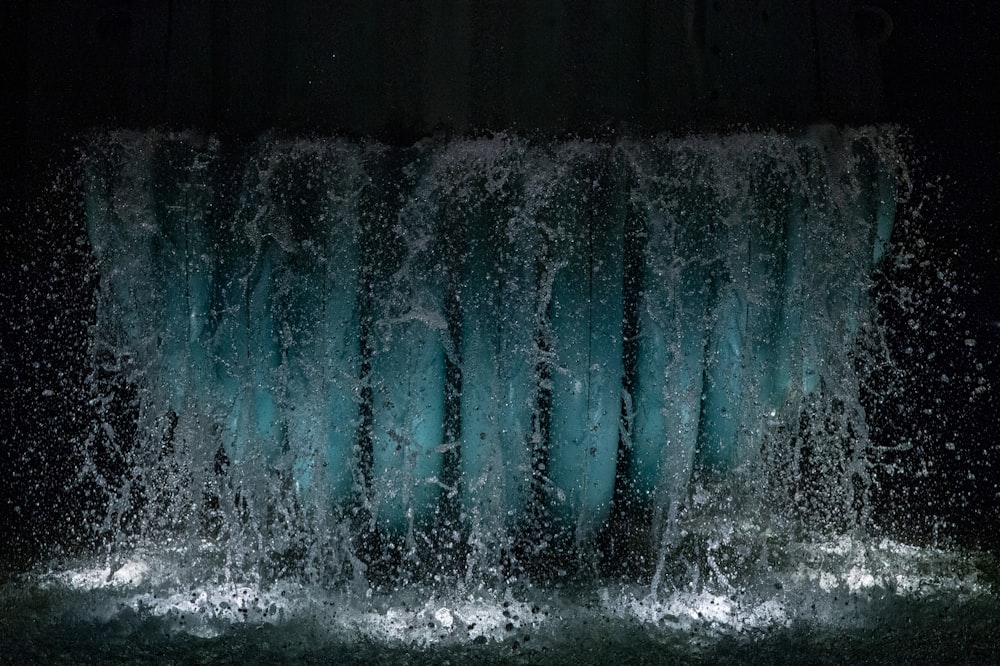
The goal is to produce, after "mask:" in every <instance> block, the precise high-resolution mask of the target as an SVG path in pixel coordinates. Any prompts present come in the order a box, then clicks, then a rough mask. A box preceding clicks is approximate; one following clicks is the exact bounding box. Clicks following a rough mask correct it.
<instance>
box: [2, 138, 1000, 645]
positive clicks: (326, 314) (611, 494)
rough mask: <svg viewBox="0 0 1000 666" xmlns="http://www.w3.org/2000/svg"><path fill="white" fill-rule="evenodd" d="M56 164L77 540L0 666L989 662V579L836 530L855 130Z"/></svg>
mask: <svg viewBox="0 0 1000 666" xmlns="http://www.w3.org/2000/svg"><path fill="white" fill-rule="evenodd" d="M84 163H85V174H86V176H85V179H84V181H85V182H84V194H85V198H86V224H87V232H88V236H89V240H90V242H91V245H92V249H93V256H94V260H95V267H96V270H97V272H98V274H99V275H100V288H99V291H98V294H97V322H96V325H95V326H94V329H93V343H92V347H91V348H92V355H93V365H94V374H93V381H92V386H91V391H92V395H91V396H90V400H91V401H92V404H94V405H98V406H99V407H101V409H103V410H105V412H107V416H108V417H107V418H104V419H101V420H99V422H97V423H95V424H94V428H93V431H92V435H91V437H90V438H89V439H88V440H87V441H86V442H85V444H84V445H83V447H82V450H81V451H80V455H81V458H82V459H83V460H85V461H86V465H85V467H84V469H82V470H81V479H83V480H84V481H85V482H86V483H87V484H89V487H90V488H91V489H92V491H91V492H96V493H99V494H100V498H99V499H100V501H99V502H98V503H99V504H100V505H101V506H102V507H103V506H106V507H107V512H106V513H105V514H102V515H99V516H95V517H94V519H93V524H89V525H86V526H83V527H84V528H85V530H84V531H85V532H86V534H87V535H88V537H87V538H89V539H92V541H93V543H92V544H90V545H88V546H87V548H85V549H84V550H86V551H88V552H90V553H91V555H90V556H88V557H81V558H80V559H77V560H72V561H60V562H53V563H51V564H50V565H48V566H43V567H42V568H41V569H39V570H36V571H34V572H33V573H30V574H25V575H23V576H19V577H15V578H13V579H11V580H9V581H8V582H7V583H6V584H5V585H4V587H3V589H2V590H0V603H2V604H3V606H4V608H5V609H9V610H10V611H11V612H9V613H5V614H4V616H3V619H0V652H2V653H3V654H6V655H15V656H16V657H17V658H18V659H21V660H22V661H23V660H28V661H30V660H35V661H49V660H52V659H55V660H57V661H58V660H62V661H82V662H87V661H92V662H111V663H115V662H121V663H134V662H137V661H138V662H142V661H152V660H162V659H163V658H164V657H167V658H172V659H176V660H179V661H198V660H213V661H218V662H220V663H229V662H232V663H235V662H246V661H247V660H251V661H252V660H263V659H267V660H269V661H276V662H279V663H280V662H289V663H293V662H301V661H303V660H305V661H319V662H327V661H329V662H335V663H368V662H372V661H378V662H380V663H381V662H384V663H397V662H399V663H409V662H410V661H411V660H412V659H414V658H416V659H418V660H422V661H430V662H445V661H449V660H450V661H451V662H452V663H454V662H462V661H468V660H472V659H475V660H476V661H482V662H486V663H539V662H544V663H606V662H607V661H608V660H612V659H613V660H616V661H623V662H625V663H670V662H672V661H684V662H687V661H692V660H693V661H707V662H711V661H717V660H726V659H738V660H740V661H747V662H751V663H753V662H759V663H774V662H786V663H792V662H797V661H802V660H805V661H814V662H842V661H885V660H890V661H891V660H893V659H897V658H902V659H906V658H911V657H912V658H919V659H924V658H929V659H932V660H933V659H937V658H944V656H946V655H952V656H953V655H954V654H956V653H959V650H960V649H961V650H964V652H962V653H960V654H965V655H967V657H968V658H969V659H971V660H975V659H977V658H980V657H982V658H987V657H988V656H989V654H990V653H989V650H990V646H991V645H992V643H991V640H990V639H991V636H992V635H993V632H994V631H995V630H996V620H995V618H997V617H1000V616H998V613H997V610H998V609H997V602H996V597H995V585H996V580H995V579H996V576H995V570H996V567H995V564H994V563H993V562H992V561H991V560H989V559H988V558H986V557H984V556H981V555H978V554H971V553H962V552H957V551H947V550H939V549H936V548H930V547H925V548H916V547H912V546H908V545H905V544H902V543H899V542H896V541H892V540H889V539H883V538H882V537H875V536H872V534H873V533H874V530H873V529H872V526H871V524H870V520H869V511H870V508H869V505H868V493H869V489H870V485H871V476H872V469H873V465H874V464H875V463H874V460H873V459H872V449H873V445H872V442H871V441H869V423H868V415H867V414H866V411H865V408H864V407H863V400H862V385H863V384H864V383H865V382H869V383H872V382H874V383H875V384H877V383H878V381H879V377H878V376H876V374H877V372H878V369H879V368H885V367H888V366H891V359H890V358H888V356H887V355H886V352H885V346H884V344H882V342H883V341H882V337H881V336H882V329H881V326H880V324H879V322H878V319H877V316H876V313H875V311H874V308H873V306H872V304H871V302H870V293H871V288H872V284H873V275H874V274H875V272H876V271H878V270H879V265H880V262H882V261H884V260H885V257H886V256H887V253H889V252H890V251H891V244H890V237H891V234H892V230H893V222H894V217H895V211H896V205H897V201H898V200H899V198H900V197H904V196H905V195H906V190H907V187H908V180H907V173H906V169H905V167H904V165H903V163H902V158H901V154H900V151H899V149H898V148H897V145H896V137H895V135H894V133H893V132H892V130H889V129H862V130H844V131H837V130H833V129H832V128H827V127H817V128H813V129H810V130H808V131H804V132H802V133H800V134H796V135H794V136H789V135H780V134H774V133H771V134H743V135H734V136H729V137H691V138H684V139H672V138H666V137H660V138H654V139H648V140H643V141H640V140H634V139H623V140H621V141H616V142H595V141H562V142H553V141H532V140H527V139H523V138H519V137H514V136H507V135H499V136H494V137H492V138H485V139H470V140H459V139H454V140H439V141H426V142H422V143H420V144H417V145H415V146H412V147H410V148H389V147H385V146H380V145H375V144H364V143H357V142H350V141H343V140H320V139H313V140H285V139H273V138H270V139H269V138H263V139H260V140H258V141H256V142H254V143H252V144H250V145H227V144H224V143H221V142H219V141H217V140H215V139H212V138H208V139H206V138H203V137H197V136H194V135H190V134H178V135H170V134H161V133H144V134H137V133H112V134H109V135H105V136H101V137H98V138H96V139H94V140H93V141H92V142H91V143H90V144H89V146H88V148H87V149H86V150H85V155H84ZM873 377H874V379H873ZM111 406H116V407H111ZM101 409H99V410H98V412H99V413H105V412H101ZM111 409H117V410H118V412H115V413H114V414H111V413H110V412H109V411H108V410H111ZM928 637H933V641H931V639H930V638H928Z"/></svg>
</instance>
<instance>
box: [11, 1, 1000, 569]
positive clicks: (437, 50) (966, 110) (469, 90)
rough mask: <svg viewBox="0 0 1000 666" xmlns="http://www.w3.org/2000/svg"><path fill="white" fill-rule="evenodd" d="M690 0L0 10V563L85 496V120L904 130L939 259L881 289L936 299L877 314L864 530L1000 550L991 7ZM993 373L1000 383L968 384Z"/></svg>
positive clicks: (996, 88) (378, 132)
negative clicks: (879, 451)
mask: <svg viewBox="0 0 1000 666" xmlns="http://www.w3.org/2000/svg"><path fill="white" fill-rule="evenodd" d="M684 4H685V3H682V2H661V3H658V2H654V1H653V0H647V1H645V2H640V1H636V2H621V3H618V2H603V3H602V2H593V1H581V2H565V3H559V2H551V3H544V2H510V3H506V2H499V1H485V0H484V1H481V2H456V3H446V2H431V1H430V0H426V1H422V2H412V1H410V2H407V1H405V0H401V1H399V2H371V3H365V2H299V3H297V2H292V1H291V0H244V1H238V0H230V1H228V2H227V1H225V0H215V1H213V2H209V1H207V0H206V1H205V2H197V1H194V0H192V1H191V2H179V1H176V0H175V1H173V2H171V1H169V0H103V1H99V0H93V1H89V2H88V1H79V2H77V1H74V0H66V1H63V2H59V1H46V0H38V1H35V2H28V1H21V0H8V1H7V2H4V3H3V4H2V5H0V26H2V27H0V30H2V31H3V33H2V35H0V45H2V46H0V48H3V52H2V54H0V55H2V66H0V75H2V77H3V78H2V90H3V94H2V96H0V108H2V116H0V122H2V127H0V139H2V144H0V145H2V146H3V155H4V156H3V159H2V160H0V313H3V316H2V317H0V344H2V347H0V354H2V356H0V382H2V385H0V393H2V395H4V396H5V397H3V398H0V486H2V488H3V490H2V494H3V495H4V496H5V497H3V498H2V499H0V536H3V537H4V538H3V542H4V543H0V553H2V556H0V563H3V564H11V563H20V562H23V561H24V560H25V559H26V558H29V557H30V556H31V555H32V554H35V553H37V552H39V550H40V549H44V550H46V551H47V552H51V551H52V549H53V547H54V546H53V544H62V543H65V544H72V543H73V542H74V540H75V538H76V534H77V533H76V530H77V528H78V527H79V525H78V523H79V519H80V508H81V506H85V505H86V503H87V498H86V497H81V496H80V495H79V494H78V493H76V492H70V491H69V489H70V488H72V485H73V482H74V479H75V475H76V472H77V470H76V469H75V465H76V464H78V460H76V459H74V458H73V457H72V455H71V453H70V452H71V451H72V450H73V449H74V446H75V442H77V441H78V440H79V439H80V438H81V437H85V436H86V431H87V428H88V426H87V425H86V424H87V423H88V422H89V421H90V420H92V419H93V418H94V412H93V407H92V406H88V405H85V404H82V402H83V401H82V400H81V398H80V390H81V387H82V386H86V385H87V382H88V381H90V379H89V373H90V372H91V369H90V368H89V366H88V365H87V364H86V363H85V362H84V359H85V353H84V352H85V349H86V342H87V327H88V325H89V323H90V321H91V320H92V317H93V313H92V308H91V298H92V294H93V290H94V287H95V281H94V276H93V275H92V274H91V273H90V272H89V271H88V270H87V266H88V251H87V247H86V243H85V239H84V238H83V236H82V227H81V226H80V220H81V211H80V209H79V207H80V205H81V203H80V202H79V201H76V200H73V199H71V198H67V197H66V192H69V191H72V185H73V182H72V181H73V179H74V178H75V175H74V173H73V164H74V163H75V159H76V153H75V150H76V147H77V146H78V145H79V143H78V141H79V137H80V136H81V133H84V132H86V131H88V130H90V129H92V128H95V127H98V128H99V127H133V128H150V127H171V128H196V129H199V130H203V131H208V132H214V133H217V134H220V135H224V136H225V135H233V136H234V137H241V136H254V135H256V134H257V133H259V132H261V131H264V130H270V129H277V130H279V131H284V132H288V133H296V134H302V133H306V134H312V133H322V134H330V133H336V134H344V135H348V136H355V137H360V136H371V137H374V138H376V139H378V140H381V141H385V142H391V143H400V144H406V143H409V142H412V141H414V140H416V139H417V138H419V137H422V136H427V135H434V134H442V133H444V134H449V133H461V134H468V133H477V132H483V131H489V130H497V129H511V128H512V129H514V130H516V131H519V132H524V133H529V134H542V135H556V136H560V135H565V134H584V135H599V136H613V135H617V134H622V133H632V134H644V133H650V132H661V131H666V132H671V133H677V134H682V133H688V132H692V131H717V130H722V131H724V130H727V129H731V128H734V129H741V128H747V127H749V128H751V129H756V128H778V129H783V130H786V129H787V130H792V129H794V128H795V127H798V126H802V125H804V124H808V123H814V122H834V123H838V124H866V123H875V122H888V123H895V124H898V125H900V126H901V127H902V128H903V129H904V131H905V132H906V133H907V135H908V136H909V137H910V140H911V142H912V155H913V160H912V168H913V172H914V176H915V179H916V182H917V190H916V192H915V194H914V197H913V199H912V200H911V202H910V203H909V204H908V205H906V206H904V207H903V208H902V209H901V211H900V215H901V220H903V221H905V223H902V224H900V226H899V234H900V235H899V236H898V237H897V240H898V242H899V243H904V244H906V245H907V247H912V248H914V250H913V251H914V252H916V253H917V254H918V255H919V256H918V259H919V260H920V261H927V262H928V263H927V264H926V266H925V267H924V268H922V269H906V270H903V269H898V270H897V269H887V275H886V278H885V280H886V284H897V285H898V284H900V283H902V284H904V285H910V286H914V287H915V288H917V289H918V290H919V291H920V292H921V293H923V294H925V296H924V298H923V300H922V301H921V303H920V304H919V305H918V308H917V309H916V311H910V312H902V311H899V310H898V309H896V308H894V307H893V305H892V304H891V303H889V304H888V305H885V306H884V307H885V314H886V316H887V318H888V321H889V322H890V325H891V327H892V336H891V342H892V345H893V347H894V349H895V350H896V352H897V354H898V357H899V359H900V368H901V370H902V373H901V378H897V379H896V380H895V381H897V383H898V386H899V391H900V395H899V396H898V401H897V407H896V409H895V411H891V410H886V409H884V408H883V409H882V410H881V411H877V410H875V412H874V413H873V422H874V424H875V427H876V432H875V435H876V439H877V442H878V443H879V444H881V445H883V446H894V445H897V444H899V443H901V442H908V443H909V444H912V446H911V447H910V448H908V450H906V451H900V452H898V453H886V454H884V455H882V456H881V457H880V458H878V460H879V464H880V465H882V466H883V468H884V469H889V468H892V469H893V470H896V472H895V474H893V475H892V476H891V478H890V476H889V475H887V474H882V473H881V472H882V471H883V468H877V470H876V471H877V472H879V474H880V476H879V481H880V482H879V484H878V485H877V486H876V491H875V493H874V504H873V506H874V507H875V512H876V520H877V522H879V523H881V524H885V525H888V526H889V527H891V528H892V529H894V530H896V531H897V532H901V533H904V534H905V535H907V536H910V537H912V538H916V539H924V540H932V539H935V538H941V539H952V540H956V541H958V542H960V543H965V544H970V545H978V546H985V547H996V546H997V544H998V537H997V535H996V534H995V532H996V530H995V526H996V525H997V524H1000V495H998V485H997V484H998V482H1000V452H998V445H997V441H998V439H1000V434H998V433H1000V417H998V415H997V411H998V410H997V406H998V404H1000V403H998V402H997V400H996V396H997V391H1000V372H998V365H997V356H998V354H997V348H998V347H1000V295H998V285H1000V254H998V252H1000V225H998V224H997V220H998V214H1000V194H998V192H997V174H998V173H1000V131H998V129H997V123H996V120H995V106H994V104H993V98H994V97H995V96H996V95H997V94H998V93H1000V85H998V83H997V81H998V78H1000V77H998V72H1000V43H998V41H1000V37H998V35H1000V3H996V2H989V1H981V2H972V1H969V2H962V1H961V0H950V1H949V0H938V1H935V2H931V1H925V2H917V1H915V0H882V1H874V2H872V3H871V4H873V5H877V6H878V7H881V8H883V9H884V10H885V11H886V12H887V13H888V14H889V16H891V17H892V21H893V28H894V29H893V32H892V34H891V36H889V38H888V39H887V40H885V41H884V42H882V43H879V42H878V33H879V29H880V24H879V21H878V17H877V14H874V13H873V12H871V11H870V10H864V11H860V12H858V11H857V9H856V5H857V4H859V3H852V2H848V1H847V0H810V1H802V2H798V1H796V2H792V1H788V2H775V1H772V2H766V1H759V2H755V1H752V0H743V1H741V2H736V1H735V0H719V1H717V2H712V1H711V0H703V1H698V2H694V3H688V4H689V6H691V7H694V8H695V9H694V10H692V12H689V13H688V14H685V13H684V12H683V11H682V10H681V7H682V6H683V5H684ZM685 21H687V23H685ZM918 238H920V239H923V240H924V241H925V244H924V245H922V246H921V245H919V244H918V243H917V242H916V241H917V239H918ZM939 269H940V270H941V275H940V276H939V275H938V273H939ZM883 286H884V291H885V293H887V294H888V293H891V292H892V288H890V287H885V285H883ZM953 286H954V287H956V288H955V289H952V287H953ZM948 299H951V300H950V302H949V301H948ZM887 301H891V299H890V298H888V297H887ZM910 320H915V321H917V323H918V326H913V325H912V324H911V323H910ZM966 340H975V346H970V345H969V344H968V343H966ZM907 348H912V349H913V350H914V351H912V352H911V353H906V351H905V350H906V349H907ZM932 351H934V352H936V356H935V358H934V360H928V356H929V355H930V353H931V352H932ZM942 375H947V376H948V377H949V378H954V381H952V379H949V381H947V382H945V381H943V380H942V379H941V376H942ZM966 377H969V378H970V379H969V381H968V382H967V381H965V378H966ZM979 378H985V379H986V380H987V381H988V382H989V383H990V385H991V386H992V388H991V389H990V390H988V391H986V392H985V393H980V394H978V395H974V396H973V395H972V388H974V386H975V385H976V382H977V381H978V379H979ZM904 448H905V447H904ZM928 463H930V466H928ZM4 568H6V567H2V566H0V570H2V569H4Z"/></svg>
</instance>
